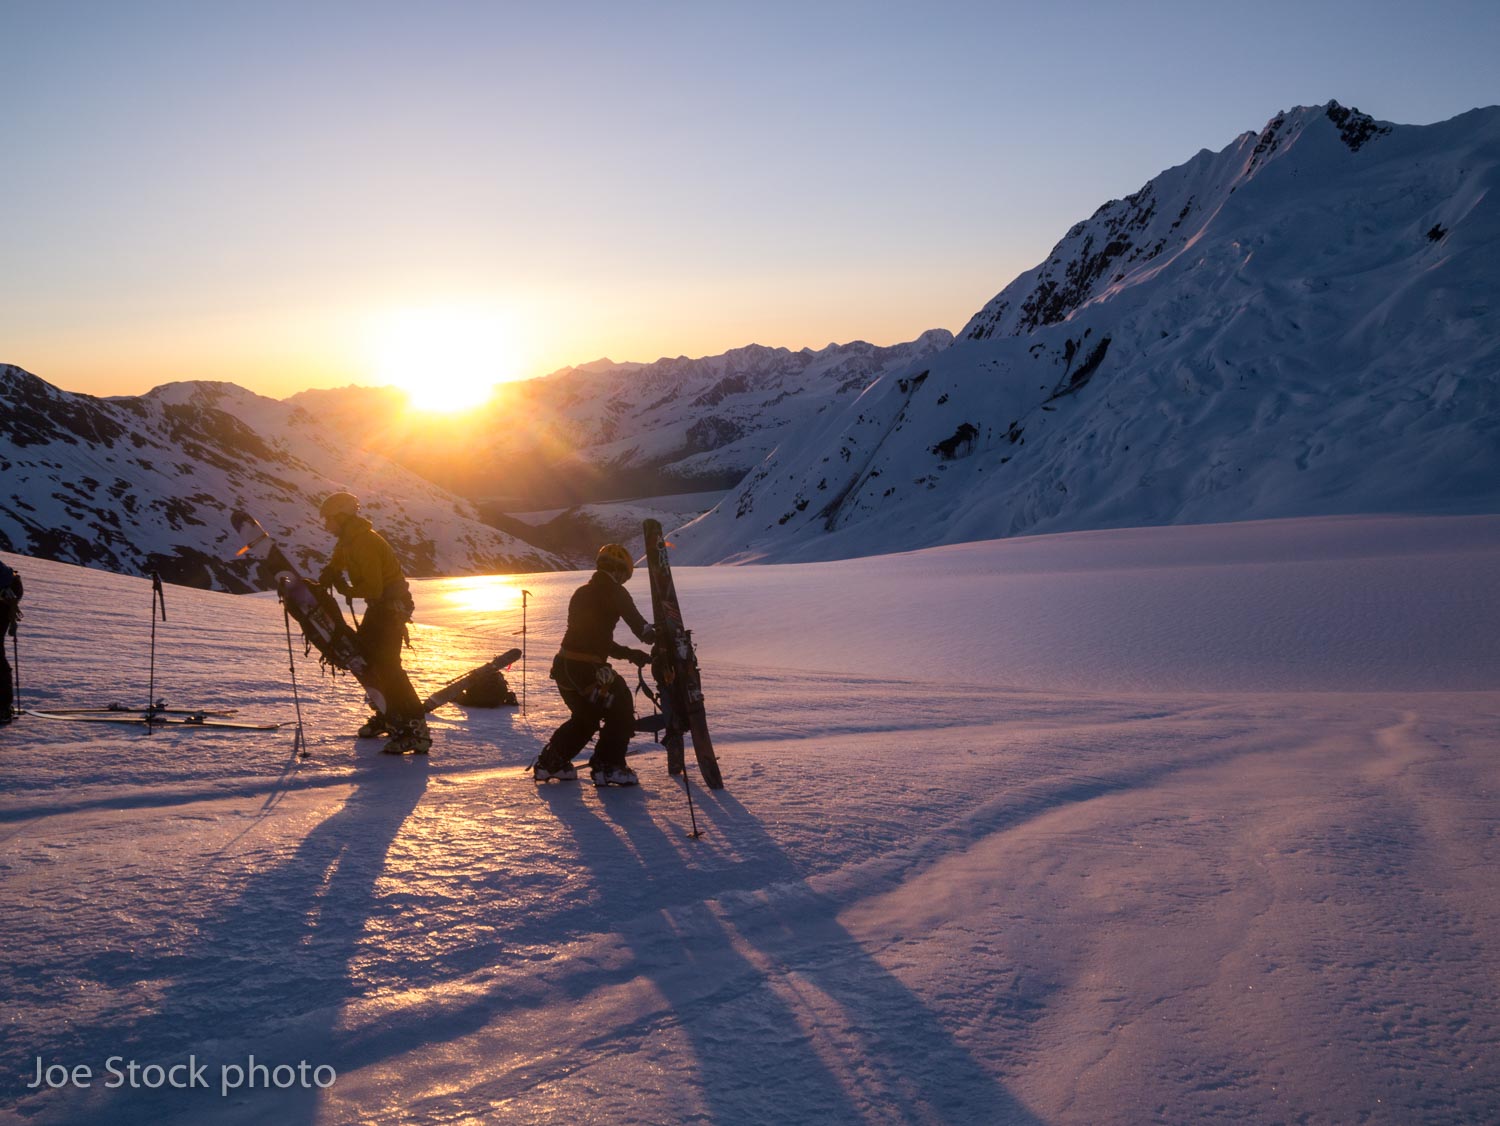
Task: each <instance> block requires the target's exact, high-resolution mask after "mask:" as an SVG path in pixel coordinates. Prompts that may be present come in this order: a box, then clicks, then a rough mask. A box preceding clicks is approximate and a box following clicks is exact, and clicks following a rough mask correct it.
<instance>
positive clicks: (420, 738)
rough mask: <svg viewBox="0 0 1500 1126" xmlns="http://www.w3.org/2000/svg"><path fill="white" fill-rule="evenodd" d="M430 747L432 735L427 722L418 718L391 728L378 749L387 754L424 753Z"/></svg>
mask: <svg viewBox="0 0 1500 1126" xmlns="http://www.w3.org/2000/svg"><path fill="white" fill-rule="evenodd" d="M431 749H432V735H431V733H430V732H428V730H427V724H426V723H425V722H424V721H422V720H420V719H418V720H413V721H412V722H410V723H407V724H403V725H401V726H400V727H398V728H395V729H393V730H392V732H391V737H390V739H389V740H387V742H386V744H385V746H383V747H381V748H380V751H381V753H382V754H387V755H425V754H426V753H427V752H428V751H430V750H431Z"/></svg>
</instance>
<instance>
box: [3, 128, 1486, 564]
mask: <svg viewBox="0 0 1500 1126" xmlns="http://www.w3.org/2000/svg"><path fill="white" fill-rule="evenodd" d="M1497 180H1500V109H1497V108H1490V109H1483V110H1475V111H1472V112H1470V113H1466V114H1463V115H1461V116H1459V117H1457V118H1454V119H1453V120H1451V121H1447V122H1443V123H1441V124H1438V125H1429V126H1398V125H1390V124H1388V123H1385V122H1380V121H1376V120H1374V119H1372V118H1370V117H1368V116H1366V115H1364V114H1361V113H1359V112H1358V111H1355V110H1351V109H1347V108H1345V107H1343V106H1340V105H1339V104H1338V103H1337V102H1330V103H1328V104H1327V105H1326V106H1317V107H1299V108H1297V109H1294V110H1292V111H1289V112H1286V113H1279V114H1277V115H1276V116H1275V117H1274V118H1273V119H1272V120H1271V121H1270V123H1269V124H1268V125H1267V126H1266V127H1265V128H1264V129H1263V130H1261V131H1260V132H1258V133H1246V134H1244V135H1243V136H1241V137H1239V138H1238V139H1237V140H1236V141H1235V142H1234V143H1233V144H1231V145H1230V146H1229V147H1227V148H1225V149H1223V150H1222V151H1220V152H1217V153H1211V152H1208V151H1204V152H1200V153H1199V154H1198V155H1197V156H1195V157H1194V158H1193V159H1192V160H1190V161H1188V162H1187V163H1186V164H1183V165H1181V166H1179V167H1177V168H1173V169H1170V170H1168V171H1166V172H1163V173H1162V174H1161V175H1159V176H1157V177H1156V178H1155V179H1153V180H1151V181H1150V182H1149V183H1147V184H1146V185H1145V186H1144V187H1142V188H1141V190H1140V191H1138V192H1136V193H1135V194H1134V195H1132V196H1129V197H1128V198H1126V199H1124V200H1114V201H1111V202H1109V203H1106V204H1105V205H1104V206H1103V207H1101V208H1099V210H1098V211H1097V212H1095V214H1094V215H1093V216H1092V217H1091V218H1089V219H1088V220H1086V221H1084V222H1081V223H1079V224H1077V225H1076V226H1075V227H1073V229H1072V230H1070V231H1068V232H1067V234H1066V235H1065V236H1064V237H1063V239H1062V241H1060V242H1059V243H1058V244H1057V246H1056V247H1055V248H1054V249H1053V251H1052V253H1051V254H1050V255H1048V257H1047V259H1046V261H1044V262H1042V263H1041V264H1040V265H1038V266H1037V267H1036V268H1034V269H1032V270H1030V271H1028V272H1027V273H1025V274H1022V275H1021V276H1020V277H1018V278H1016V279H1015V280H1014V281H1013V282H1011V283H1010V284H1009V285H1008V286H1006V287H1005V288H1004V289H1003V290H1002V291H1001V292H1000V293H999V294H998V295H997V296H996V297H995V298H994V299H993V300H992V301H990V302H989V303H988V304H987V305H986V306H985V307H984V308H983V309H981V310H980V311H979V312H978V313H977V314H976V315H975V316H974V317H973V318H972V319H971V320H970V321H969V323H968V324H967V325H966V326H965V327H964V329H963V331H962V332H961V333H960V334H959V335H958V337H957V338H956V339H955V338H954V337H953V336H952V335H951V334H950V333H948V332H946V331H943V330H933V331H931V332H928V333H925V334H923V335H922V336H921V337H920V338H918V339H917V340H914V341H911V342H909V343H906V344H901V345H896V346H893V347H885V348H877V347H874V346H872V345H869V344H865V343H862V342H856V343H852V344H845V345H829V346H828V347H827V348H824V349H822V350H819V351H813V350H811V349H803V350H802V351H798V352H793V351H790V350H788V349H784V348H765V347H760V346H755V345H752V346H750V347H747V348H741V349H736V350H734V351H731V352H727V353H725V354H724V355H721V356H712V357H706V358H701V359H687V358H685V357H679V358H677V359H663V360H659V361H657V362H656V363H652V364H636V363H629V364H625V363H618V364H617V363H613V362H611V361H608V360H600V361H596V362H595V363H592V364H586V365H583V366H581V367H577V368H568V369H564V370H563V371H560V372H557V373H555V374H553V375H551V376H548V377H546V378H543V379H539V380H532V381H528V382H525V383H518V384H509V385H505V386H504V387H502V388H501V389H500V390H499V393H498V395H497V397H496V399H495V401H494V402H493V403H491V404H490V405H489V406H488V407H487V408H484V409H481V410H479V411H477V412H472V413H469V414H467V415H464V416H461V417H457V418H450V417H446V416H420V415H414V414H412V413H411V412H410V411H408V410H407V409H406V406H405V402H404V399H403V397H402V396H401V395H400V393H399V392H395V391H393V390H391V389H388V388H374V389H372V388H358V387H351V388H343V389H339V390H332V391H308V392H303V393H302V394H300V395H296V396H293V397H292V398H291V399H289V400H287V401H285V402H276V401H273V400H270V399H265V398H263V397H261V396H258V395H254V394H252V393H250V392H248V391H245V390H243V389H241V388H238V387H235V386H233V385H231V384H216V383H186V384H169V385H167V386H165V387H161V388H157V389H156V390H154V391H152V392H150V393H149V394H147V395H144V396H140V397H135V398H113V399H96V398H92V397H90V396H86V395H73V394H69V393H67V392H63V391H59V390H57V389H56V388H54V387H51V386H49V385H48V384H46V383H44V382H43V381H42V380H40V379H38V378H36V377H35V376H32V375H29V374H27V373H26V372H23V371H21V370H20V369H18V368H14V367H0V474H3V477H0V481H3V487H0V548H5V549H7V550H11V551H16V552H21V553H25V554H33V555H41V556H46V557H49V558H55V559H62V560H68V561H73V562H81V563H88V564H92V565H96V566H101V567H107V568H110V569H114V570H123V571H143V570H151V569H155V570H159V571H160V572H161V573H162V574H163V576H164V577H166V578H170V579H172V580H174V581H178V582H191V583H196V584H199V585H212V586H218V587H222V588H225V589H231V590H233V589H242V588H243V586H244V582H245V580H244V575H245V571H244V569H243V566H242V565H240V564H235V563H233V562H230V561H229V560H230V556H231V555H232V551H233V549H234V548H235V547H237V546H238V545H236V544H233V543H232V538H233V533H232V532H231V531H230V530H229V525H228V520H227V513H228V511H229V510H230V509H231V508H233V507H236V506H241V507H245V508H247V509H249V510H251V511H252V512H255V513H256V514H257V515H258V516H259V517H260V519H261V520H262V522H263V523H265V524H266V526H267V527H268V528H269V529H270V530H271V531H272V533H273V534H275V535H277V536H279V537H282V538H284V539H285V540H286V541H287V542H288V543H289V544H290V546H291V548H292V552H293V554H294V556H298V557H301V558H305V559H309V560H312V559H316V558H321V557H322V556H323V555H324V554H325V553H326V550H327V544H326V543H325V542H324V541H325V539H326V537H325V536H324V534H323V532H322V530H321V528H320V527H319V525H318V523H317V520H316V518H315V513H314V508H315V505H316V501H317V499H318V498H319V497H321V496H322V495H323V494H325V493H326V492H327V491H329V490H330V489H332V488H349V489H352V490H353V491H354V492H356V493H359V494H360V495H362V496H364V497H366V498H367V499H368V501H369V507H370V511H371V515H372V517H373V518H374V519H375V522H376V524H377V526H379V527H380V528H381V529H382V530H383V531H386V532H387V533H388V535H389V536H390V538H391V539H392V540H393V541H394V542H395V543H396V545H397V548H398V551H399V552H400V553H401V554H402V557H403V559H404V560H405V562H406V563H407V566H408V568H409V569H410V570H411V572H412V573H413V574H417V575H427V574H438V573H460V572H470V573H474V572H485V571H524V570H539V569H549V568H554V567H563V566H569V565H574V564H576V563H577V562H579V560H580V559H581V558H582V556H583V555H584V554H586V553H585V552H584V546H585V545H586V544H588V543H592V541H593V539H594V538H597V537H598V536H599V535H602V534H611V535H616V534H623V532H624V531H626V530H628V529H629V527H630V526H633V525H635V524H637V523H638V519H639V517H640V515H641V514H642V513H643V512H650V513H652V514H655V515H665V514H669V513H674V512H676V513H681V512H683V511H690V510H691V506H696V507H697V508H700V509H701V508H702V507H704V506H706V505H707V504H710V503H712V500H713V496H714V493H713V492H711V493H709V495H708V496H707V498H706V499H703V498H699V497H694V498H690V499H685V500H683V501H681V502H674V501H673V500H672V499H671V498H670V497H668V496H665V494H682V493H689V492H692V491H694V490H713V491H715V492H717V491H722V490H724V489H729V490H730V492H729V493H728V495H727V496H725V497H724V499H723V500H722V501H720V502H719V503H718V504H717V506H716V507H714V508H713V509H712V510H711V511H709V512H708V513H707V514H705V515H703V516H702V517H700V518H699V519H697V520H694V521H693V522H691V523H690V524H688V525H687V526H686V527H684V528H681V529H679V530H678V531H677V532H676V533H675V535H674V537H673V538H674V541H675V542H676V544H677V558H678V559H679V560H680V561H682V562H698V563H712V562H722V561H750V560H771V561H795V560H815V559H829V558H839V557H847V556H857V555H867V554H873V553H879V552H888V551H898V550H905V549H911V548H918V547H924V546H930V545H934V544H940V543H951V542H959V541H964V540H975V539H986V538H995V537H1002V536H1012V535H1019V534H1023V533H1033V532H1035V533H1040V532H1058V531H1069V530H1082V529H1089V528H1103V527H1122V526H1131V525H1145V524H1167V523H1207V522H1218V521H1232V520H1247V519H1256V518H1268V517H1281V516H1296V515H1328V514H1339V513H1372V512H1493V511H1500V312H1497V308H1496V300H1495V298H1496V293H1497V290H1500V265H1497V263H1500V245H1497V243H1500V192H1497V191H1496V190H1495V189H1496V188H1497V186H1500V184H1497ZM465 498H468V499H465ZM641 498H655V499H653V500H651V501H649V502H647V501H644V500H642V499H641ZM602 502H616V503H614V504H612V505H611V504H608V503H602ZM476 505H477V507H476ZM538 509H555V510H565V511H563V512H562V514H561V515H560V516H558V515H556V514H555V513H549V514H547V515H546V516H543V517H528V518H527V520H526V521H522V520H518V519H514V518H512V517H511V515H510V514H512V513H515V512H528V511H534V510H538ZM549 518H550V519H549ZM495 525H500V526H502V527H503V528H504V529H505V531H504V532H502V531H500V530H498V528H497V527H496V526H495ZM538 525H541V526H540V527H538ZM535 542H545V543H546V544H548V545H549V546H550V547H552V548H554V549H555V550H548V549H547V548H542V547H537V546H535V545H534V544H535Z"/></svg>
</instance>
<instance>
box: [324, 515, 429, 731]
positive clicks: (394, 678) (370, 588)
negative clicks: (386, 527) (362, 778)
mask: <svg viewBox="0 0 1500 1126" xmlns="http://www.w3.org/2000/svg"><path fill="white" fill-rule="evenodd" d="M318 511H319V513H320V515H322V517H323V526H324V527H325V528H327V529H328V531H329V532H331V533H332V534H333V535H335V536H337V537H338V543H337V544H336V545H335V546H334V549H333V555H332V556H331V557H330V558H329V560H328V566H326V567H324V568H323V570H322V572H321V573H320V574H319V575H318V582H320V583H321V584H322V585H324V586H331V587H333V588H334V589H335V590H337V591H339V593H341V594H343V595H345V596H346V597H351V598H363V599H364V600H365V617H364V621H362V622H360V623H359V627H358V630H357V632H358V634H359V646H360V649H361V650H362V651H363V653H364V658H365V660H366V661H368V662H369V664H370V668H371V669H372V670H373V671H374V672H375V675H376V677H377V678H378V679H379V682H380V686H381V688H383V689H384V691H385V703H386V712H385V714H384V715H381V714H380V713H378V712H377V713H376V714H375V715H372V716H371V717H370V718H369V719H368V720H366V721H365V724H364V726H363V727H361V728H360V729H359V737H360V738H361V739H369V738H373V737H374V736H377V735H384V734H386V733H389V734H390V736H391V738H390V741H389V742H387V743H386V745H385V746H384V747H383V748H382V750H384V751H385V753H386V754H388V755H404V754H415V755H425V754H426V753H427V752H428V750H430V749H431V747H432V736H431V735H430V734H429V733H428V731H427V713H426V712H425V711H424V710H423V708H422V701H421V700H419V699H418V698H417V693H416V691H415V690H414V689H413V688H412V686H411V681H410V680H409V679H407V676H406V670H405V669H403V668H402V667H401V643H402V642H403V641H404V640H405V639H406V623H407V622H409V621H411V616H412V612H413V610H414V609H415V606H414V604H413V603H412V598H411V589H410V588H409V587H408V586H407V585H406V576H405V575H404V574H402V572H401V564H400V563H399V562H397V560H396V553H395V552H394V551H392V550H391V545H390V544H388V543H386V542H385V540H384V539H383V538H382V537H381V536H380V534H379V533H378V532H376V531H375V529H374V528H373V527H371V525H370V522H369V521H368V520H366V519H365V518H364V517H363V516H361V515H360V514H359V498H358V497H356V496H354V495H352V494H350V493H334V494H333V495H332V496H331V497H329V498H328V499H327V500H325V501H324V502H323V504H322V507H321V508H319V510H318Z"/></svg>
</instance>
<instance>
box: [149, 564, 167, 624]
mask: <svg viewBox="0 0 1500 1126" xmlns="http://www.w3.org/2000/svg"><path fill="white" fill-rule="evenodd" d="M151 597H152V601H154V602H156V603H157V604H158V605H160V607H161V620H162V621H166V620H167V596H166V595H165V594H164V593H163V592H162V589H161V575H159V574H158V573H157V572H155V571H152V572H151ZM152 609H153V610H154V609H156V607H155V606H153V607H152Z"/></svg>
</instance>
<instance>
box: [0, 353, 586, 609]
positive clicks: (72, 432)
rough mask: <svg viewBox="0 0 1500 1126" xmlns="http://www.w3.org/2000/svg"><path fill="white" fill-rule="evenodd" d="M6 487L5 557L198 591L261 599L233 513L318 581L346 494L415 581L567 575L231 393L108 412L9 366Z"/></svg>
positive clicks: (533, 551) (304, 421)
mask: <svg viewBox="0 0 1500 1126" xmlns="http://www.w3.org/2000/svg"><path fill="white" fill-rule="evenodd" d="M0 475H3V478H0V479H3V482H4V488H3V490H0V546H4V547H5V548H6V549H8V550H16V551H23V552H26V553H29V554H32V555H39V556H45V557H48V558H52V559H59V560H63V561H66V562H74V563H83V564H86V565H88V566H93V567H102V568H106V569H109V570H114V571H121V572H129V573H134V574H148V573H150V572H152V571H158V572H160V573H161V575H162V576H163V577H164V578H166V579H168V580H170V581H174V582H182V583H191V584H193V585H196V586H205V587H213V588H217V589H223V590H246V589H250V588H251V586H252V585H253V584H252V581H251V574H250V563H249V562H248V561H247V560H236V559H235V552H236V551H238V549H239V548H240V547H242V546H243V545H242V544H241V543H239V541H238V537H237V536H236V533H235V531H234V529H233V527H232V526H231V524H230V522H229V514H230V513H231V512H232V511H233V510H234V509H235V508H243V509H245V510H247V511H249V512H251V513H252V514H253V515H255V516H256V517H257V518H258V519H259V520H260V521H261V523H262V524H263V525H264V526H265V527H266V528H267V530H269V531H270V532H271V533H272V534H273V535H275V536H276V537H277V538H278V540H279V541H280V542H281V543H282V544H283V546H284V547H285V548H287V550H288V552H289V554H290V555H291V557H292V558H293V560H294V561H296V562H298V563H300V564H302V565H305V566H310V567H311V568H312V569H313V570H316V567H317V563H318V562H319V561H321V560H324V559H326V558H327V555H328V552H329V550H330V549H331V547H332V545H331V543H330V542H329V540H328V537H327V534H326V533H325V532H324V531H323V529H322V527H321V525H320V523H319V521H318V519H317V507H318V504H319V502H320V501H321V500H322V499H323V497H325V496H326V495H328V493H330V492H333V491H335V490H338V489H349V490H352V491H353V492H354V493H356V494H358V495H360V496H361V497H362V498H363V499H364V501H365V505H366V511H367V513H368V514H369V515H370V516H371V518H372V519H373V520H374V521H375V523H376V524H377V526H378V527H379V529H380V531H381V533H382V534H383V535H384V536H385V537H386V538H387V539H388V540H390V542H391V544H392V546H393V547H394V548H395V549H396V552H397V554H398V555H399V556H400V557H401V560H402V563H403V564H404V566H405V567H406V569H407V572H408V573H409V574H413V575H432V574H440V573H446V572H464V571H502V570H505V571H519V570H527V571H530V570H537V569H543V568H549V567H556V566H561V565H562V563H561V561H560V560H558V559H557V558H556V557H555V556H553V555H551V554H550V553H548V552H544V551H541V550H539V549H537V548H535V547H533V546H532V545H530V544H528V543H525V542H523V541H521V540H518V539H516V538H514V537H512V536H509V535H506V534H505V533H503V532H500V531H498V530H496V529H494V528H491V527H488V526H487V525H485V524H482V523H480V522H479V520H478V517H477V513H475V511H474V508H473V506H472V505H471V504H470V503H469V502H467V501H465V500H462V499H461V498H459V497H456V496H454V495H452V494H451V493H447V492H445V491H444V490H442V489H440V488H438V487H437V486H435V485H433V484H432V483H430V482H428V481H425V480H423V479H422V478H420V477H418V476H417V475H416V474H414V473H412V472H410V471H408V470H405V469H402V468H401V467H399V466H397V465H395V464H393V463H392V462H390V461H388V460H387V459H385V458H383V457H380V456H379V455H378V454H374V453H371V452H369V451H365V450H361V449H359V448H358V447H356V446H350V445H347V444H344V443H340V442H338V441H335V440H334V439H333V437H332V436H330V435H328V434H327V433H326V432H325V431H324V428H323V427H321V426H320V425H319V423H318V421H317V420H315V419H314V418H312V417H311V416H310V415H308V414H307V412H305V411H303V410H301V409H299V408H296V407H294V406H290V405H288V404H285V403H278V402H275V401H274V400H271V399H267V398H263V397H262V396H259V395H255V394H252V393H251V392H249V391H246V390H244V389H243V388H240V387H236V386H234V385H233V384H225V383H174V384H169V385H167V386H164V387H158V388H157V389H156V390H154V391H152V392H151V393H150V394H148V395H144V396H140V397H126V398H113V399H99V398H94V397H93V396H89V395H75V394H70V393H68V392H65V391H59V390H58V389H57V388H55V387H52V386H50V385H48V384H47V383H45V382H43V381H42V380H40V379H38V378H36V377H35V376H33V375H30V374H29V373H27V372H24V371H22V370H21V369H20V368H17V367H11V366H3V365H0Z"/></svg>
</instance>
